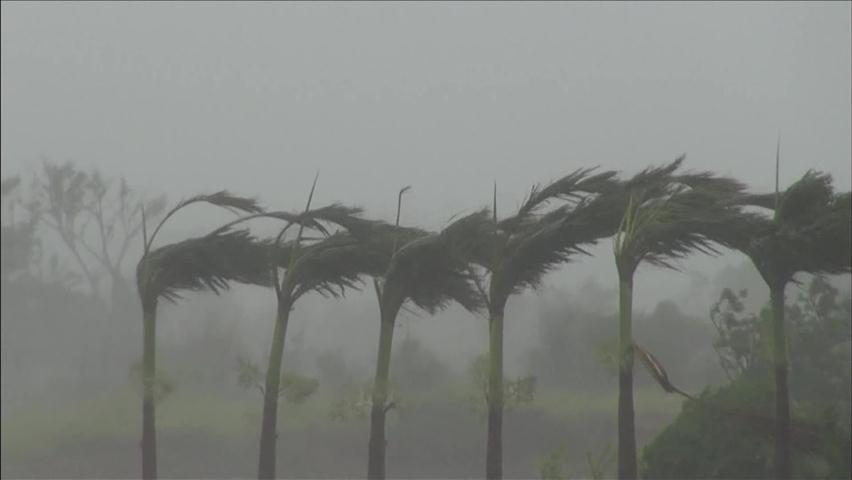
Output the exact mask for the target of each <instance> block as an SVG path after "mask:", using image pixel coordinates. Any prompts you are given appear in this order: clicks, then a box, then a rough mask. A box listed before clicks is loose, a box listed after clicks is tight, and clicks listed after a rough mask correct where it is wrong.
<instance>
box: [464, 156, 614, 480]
mask: <svg viewBox="0 0 852 480" xmlns="http://www.w3.org/2000/svg"><path fill="white" fill-rule="evenodd" d="M593 170H594V169H581V170H577V171H574V172H573V173H571V174H569V175H566V176H565V177H563V178H561V179H559V180H557V181H554V182H552V183H550V184H548V185H546V186H543V187H542V186H535V187H533V188H532V189H531V191H530V194H529V196H528V197H527V199H526V200H525V201H524V203H523V204H522V205H521V207H520V208H519V209H518V211H517V212H516V213H515V214H513V215H511V216H509V217H507V218H505V219H503V220H500V221H498V220H497V200H496V198H497V192H496V186H495V189H494V201H493V203H494V205H493V210H492V218H491V221H490V222H489V225H488V227H489V228H488V229H487V230H486V231H484V233H483V234H482V235H480V237H478V238H477V242H478V245H477V248H476V249H475V263H476V264H477V265H478V266H479V267H481V268H482V269H484V270H485V276H486V277H487V280H488V285H487V286H485V285H483V284H482V283H481V282H477V284H476V285H477V290H478V293H479V296H480V297H481V299H482V302H483V303H484V304H485V306H486V307H487V309H488V326H489V328H488V338H489V342H488V345H489V347H488V360H489V362H488V365H489V367H488V388H487V393H486V397H487V403H488V433H487V450H486V462H485V463H486V469H485V470H486V471H485V475H486V477H487V478H489V479H496V478H501V477H502V475H503V447H502V443H503V440H502V436H503V434H502V431H503V397H504V392H503V390H504V386H503V321H504V318H503V317H504V312H505V308H506V303H507V301H508V299H509V297H510V296H511V295H513V294H515V293H520V292H522V291H523V290H525V289H527V288H536V287H538V286H539V285H540V283H541V279H542V277H543V276H544V275H545V274H546V273H547V272H549V271H551V270H552V269H554V268H555V267H556V266H558V265H560V264H562V263H564V262H566V261H568V260H569V259H570V258H571V257H572V256H574V255H576V254H585V253H586V252H585V250H584V249H583V248H584V246H588V245H592V244H594V243H596V242H597V241H598V240H599V239H601V238H603V237H607V236H610V235H612V234H613V233H614V232H615V228H616V227H617V225H618V218H619V214H618V211H617V208H614V207H617V203H616V202H612V201H611V200H610V199H609V197H608V193H607V192H609V191H610V190H612V188H613V186H614V184H613V181H612V178H613V177H614V175H615V172H610V171H607V172H603V173H598V174H592V172H593ZM554 200H559V201H562V204H561V205H559V206H557V207H554V208H550V210H546V207H547V206H548V205H549V203H550V202H551V201H554ZM474 278H477V277H474Z"/></svg>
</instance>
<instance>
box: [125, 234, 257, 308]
mask: <svg viewBox="0 0 852 480" xmlns="http://www.w3.org/2000/svg"><path fill="white" fill-rule="evenodd" d="M268 252H269V244H268V242H263V241H260V240H258V239H256V238H254V237H253V236H252V235H251V234H250V233H249V232H248V231H247V230H229V231H225V232H218V233H216V234H210V235H205V236H203V237H196V238H190V239H187V240H184V241H181V242H177V243H173V244H170V245H166V246H163V247H160V248H157V249H155V250H152V251H150V252H148V255H146V256H145V257H143V258H142V260H140V262H139V264H138V265H137V268H136V275H137V285H138V287H139V293H140V296H141V297H142V299H143V301H151V300H153V299H156V298H163V299H166V300H169V301H171V302H176V301H177V300H179V299H180V298H182V297H181V292H184V291H201V290H209V291H212V292H213V293H215V294H219V293H220V292H221V291H222V290H226V289H228V286H229V283H230V282H238V283H245V284H254V285H269V284H270V275H269V268H268V263H267V260H266V258H267V255H268Z"/></svg>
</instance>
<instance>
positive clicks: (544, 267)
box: [475, 169, 620, 307]
mask: <svg viewBox="0 0 852 480" xmlns="http://www.w3.org/2000/svg"><path fill="white" fill-rule="evenodd" d="M593 170H594V169H583V170H577V171H575V172H572V173H571V174H569V175H566V176H565V177H563V178H561V179H559V180H556V181H554V182H552V183H550V184H548V185H546V186H539V185H536V186H534V187H533V188H532V189H531V191H530V194H529V196H528V197H527V199H526V200H525V201H524V203H523V204H522V205H521V207H520V208H519V209H518V211H517V212H516V213H515V214H514V215H511V216H509V217H506V218H504V219H502V220H500V221H498V222H496V223H492V225H491V229H490V230H488V231H485V232H483V235H482V237H481V239H480V242H481V245H480V246H479V247H478V248H477V250H476V258H475V259H476V262H477V263H478V264H479V265H481V266H482V267H484V268H485V269H486V270H488V271H489V273H490V292H489V297H490V298H489V302H491V303H493V304H494V305H495V306H497V305H500V306H501V307H502V305H503V304H505V302H506V299H507V298H508V297H509V295H511V294H513V293H519V292H521V291H523V290H525V289H527V288H536V287H538V286H539V285H540V282H541V279H542V277H543V276H544V275H545V274H546V273H548V272H550V271H551V270H553V269H554V268H556V267H557V266H558V265H560V264H562V263H564V262H566V261H568V260H569V259H570V258H571V257H573V256H574V255H576V254H586V251H585V250H584V249H583V248H582V247H583V246H584V245H593V244H595V243H596V242H597V241H598V240H599V239H600V238H603V237H606V236H609V235H612V234H613V233H614V232H615V228H616V227H617V226H618V219H619V218H620V214H619V205H618V203H617V202H614V201H613V197H612V194H613V192H614V191H615V187H616V183H615V181H614V180H613V178H614V176H615V172H611V171H607V172H603V173H600V174H596V175H591V172H592V171H593ZM554 200H562V201H563V202H564V203H563V204H562V205H561V206H558V207H555V208H551V209H550V210H548V211H543V210H544V209H545V207H546V205H547V204H548V203H549V202H551V201H554Z"/></svg>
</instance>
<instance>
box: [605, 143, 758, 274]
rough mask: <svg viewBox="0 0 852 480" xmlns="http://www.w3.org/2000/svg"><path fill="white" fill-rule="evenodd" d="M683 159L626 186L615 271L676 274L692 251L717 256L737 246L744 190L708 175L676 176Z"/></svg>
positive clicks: (617, 237)
mask: <svg viewBox="0 0 852 480" xmlns="http://www.w3.org/2000/svg"><path fill="white" fill-rule="evenodd" d="M682 162H683V157H680V158H678V159H677V160H675V162H672V163H670V164H667V165H665V166H663V167H659V168H649V169H646V170H644V171H643V172H640V173H639V174H637V176H635V177H634V178H632V179H630V180H628V181H627V182H625V183H624V193H625V198H626V200H627V203H626V206H625V210H624V212H625V213H624V218H623V219H622V225H621V227H619V231H618V233H617V234H616V237H615V243H614V251H615V254H616V261H617V265H618V268H619V271H620V272H621V273H622V274H624V275H630V274H632V272H633V271H635V269H636V267H637V266H638V265H639V264H640V263H641V262H643V261H644V262H648V263H649V264H651V265H655V266H659V267H663V268H669V269H677V264H676V261H677V260H679V259H682V258H684V257H686V256H688V255H690V254H691V253H693V252H701V253H705V254H710V255H715V254H718V253H719V246H720V245H721V246H732V244H734V243H736V242H738V241H740V237H738V236H737V235H736V234H737V233H738V232H736V231H735V230H734V231H732V228H733V227H734V226H735V225H737V222H738V221H739V219H740V215H741V214H742V212H741V211H740V206H739V201H740V200H741V198H742V195H743V192H744V190H745V186H744V185H743V184H741V183H740V182H738V181H736V180H734V179H730V178H726V177H720V176H716V175H714V174H712V173H709V172H701V173H690V174H679V175H678V174H676V170H677V168H679V167H680V166H681V164H682Z"/></svg>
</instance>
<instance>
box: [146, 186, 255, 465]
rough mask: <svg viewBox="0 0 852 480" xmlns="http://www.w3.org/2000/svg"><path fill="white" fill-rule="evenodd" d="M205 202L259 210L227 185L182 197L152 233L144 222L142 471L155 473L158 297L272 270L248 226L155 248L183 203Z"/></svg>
mask: <svg viewBox="0 0 852 480" xmlns="http://www.w3.org/2000/svg"><path fill="white" fill-rule="evenodd" d="M200 202H205V203H209V204H212V205H215V206H218V207H222V208H225V209H228V210H231V211H239V212H252V213H257V212H260V211H261V209H260V207H259V206H258V205H257V203H255V201H254V200H251V199H248V198H243V197H237V196H234V195H231V194H229V193H228V192H226V191H221V192H217V193H214V194H211V195H198V196H195V197H192V198H189V199H187V200H184V201H182V202H180V203H178V204H177V205H176V206H175V207H174V208H172V210H171V211H169V212H168V213H167V214H166V216H165V217H164V218H163V219H162V220H161V221H160V223H159V224H158V225H157V227H156V228H155V229H154V232H153V233H152V234H151V236H150V237H148V234H147V230H146V229H145V225H144V214H145V212H144V210H143V211H142V215H143V236H144V251H143V254H142V258H141V259H140V260H139V263H138V264H137V266H136V284H137V289H138V292H139V298H140V300H141V302H142V314H143V316H142V320H143V326H144V336H143V346H142V352H143V353H142V378H143V389H142V390H143V393H142V477H143V478H145V479H153V478H157V440H156V423H155V411H154V403H155V394H156V387H157V382H156V378H157V377H156V342H157V337H156V328H157V303H158V301H159V300H160V299H161V298H162V299H165V300H167V301H170V302H172V303H177V301H178V300H180V299H181V292H182V291H199V290H209V291H212V292H213V293H216V294H219V292H220V291H222V290H224V289H227V288H228V284H229V282H232V281H234V282H240V283H248V284H260V285H266V284H268V283H269V270H268V269H267V268H266V265H265V264H264V263H263V262H259V261H258V259H259V258H262V253H263V252H266V251H267V249H268V247H267V246H265V245H264V244H263V243H261V242H259V241H257V240H256V239H255V238H254V237H252V236H251V235H250V234H249V233H248V232H247V231H245V230H231V229H228V228H225V229H217V230H216V231H214V232H212V233H210V234H208V235H205V236H202V237H196V238H190V239H188V240H184V241H182V242H177V243H173V244H170V245H165V246H162V247H159V248H157V249H152V246H153V243H154V240H155V239H156V237H157V233H159V231H160V229H161V228H162V227H163V225H164V224H165V223H166V221H167V220H168V219H169V218H171V217H172V216H173V215H174V214H175V213H177V212H178V211H179V210H181V209H182V208H184V207H186V206H188V205H191V204H194V203H200Z"/></svg>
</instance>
